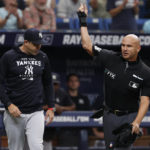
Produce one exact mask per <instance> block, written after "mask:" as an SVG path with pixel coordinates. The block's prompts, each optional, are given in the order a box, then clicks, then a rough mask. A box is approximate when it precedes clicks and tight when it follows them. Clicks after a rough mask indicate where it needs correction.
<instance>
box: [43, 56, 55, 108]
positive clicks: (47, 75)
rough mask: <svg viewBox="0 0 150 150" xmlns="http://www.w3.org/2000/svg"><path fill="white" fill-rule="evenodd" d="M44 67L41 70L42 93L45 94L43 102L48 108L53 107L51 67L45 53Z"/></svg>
mask: <svg viewBox="0 0 150 150" xmlns="http://www.w3.org/2000/svg"><path fill="white" fill-rule="evenodd" d="M44 60H45V67H44V72H43V79H42V80H43V87H44V95H45V103H46V104H47V105H48V107H49V108H51V107H54V89H53V82H52V74H51V67H50V63H49V60H48V57H47V55H46V57H45V59H44Z"/></svg>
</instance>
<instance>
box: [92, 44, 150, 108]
mask: <svg viewBox="0 0 150 150" xmlns="http://www.w3.org/2000/svg"><path fill="white" fill-rule="evenodd" d="M93 53H94V56H96V60H97V62H98V63H99V64H101V65H102V66H103V67H104V79H105V89H104V90H105V102H106V105H107V106H108V107H110V108H111V109H117V110H129V111H133V110H138V107H139V100H140V96H150V68H149V67H148V66H146V65H145V64H144V63H143V62H142V60H141V59H140V58H138V60H137V61H134V62H129V61H126V60H125V59H123V57H121V56H120V55H117V53H115V52H112V51H108V50H104V49H101V48H99V47H97V46H93Z"/></svg>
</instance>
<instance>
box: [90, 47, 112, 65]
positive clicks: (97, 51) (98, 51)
mask: <svg viewBox="0 0 150 150" xmlns="http://www.w3.org/2000/svg"><path fill="white" fill-rule="evenodd" d="M92 50H93V54H94V59H95V61H96V62H97V63H99V64H101V65H104V66H107V64H108V63H111V60H112V59H113V56H114V52H113V51H111V50H106V49H102V48H100V47H98V46H96V45H94V46H93V49H92Z"/></svg>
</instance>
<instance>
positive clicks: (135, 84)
mask: <svg viewBox="0 0 150 150" xmlns="http://www.w3.org/2000/svg"><path fill="white" fill-rule="evenodd" d="M129 86H130V87H132V88H134V89H137V88H138V87H139V83H135V82H133V81H130V82H129Z"/></svg>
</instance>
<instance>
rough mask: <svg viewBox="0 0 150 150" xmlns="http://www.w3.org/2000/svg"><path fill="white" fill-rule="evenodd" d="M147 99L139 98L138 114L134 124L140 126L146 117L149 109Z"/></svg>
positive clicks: (144, 97) (145, 97)
mask: <svg viewBox="0 0 150 150" xmlns="http://www.w3.org/2000/svg"><path fill="white" fill-rule="evenodd" d="M149 103H150V102H149V97H147V96H141V102H140V106H139V110H138V114H137V116H136V118H135V120H134V122H136V123H138V124H139V125H140V124H141V122H142V120H143V118H144V116H145V115H146V113H147V111H148V108H149Z"/></svg>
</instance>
